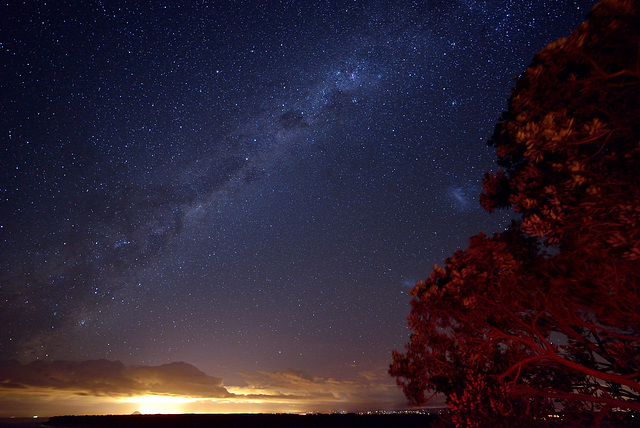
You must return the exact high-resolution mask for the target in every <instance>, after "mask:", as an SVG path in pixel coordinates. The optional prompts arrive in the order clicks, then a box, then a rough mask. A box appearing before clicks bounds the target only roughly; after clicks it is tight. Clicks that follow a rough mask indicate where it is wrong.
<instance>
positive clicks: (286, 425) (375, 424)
mask: <svg viewBox="0 0 640 428" xmlns="http://www.w3.org/2000/svg"><path fill="white" fill-rule="evenodd" d="M437 419H438V417H437V416H435V415H421V414H394V415H360V414H314V415H294V414H275V415H271V414H256V415H249V414H232V415H220V414H216V415H109V416H55V417H52V418H50V419H49V420H48V421H47V422H45V425H47V426H52V427H64V428H71V427H81V428H94V427H95V428H98V427H99V428H102V427H105V428H106V427H125V428H126V427H136V428H138V427H153V428H165V427H167V428H168V427H189V428H201V427H202V428H204V427H215V428H227V427H228V428H249V427H251V428H272V427H273V428H294V427H295V428H316V427H318V428H320V427H323V428H324V427H329V428H359V427H362V428H364V427H367V428H392V427H393V428H395V427H402V428H414V427H416V428H417V427H421V428H425V427H429V426H433V424H434V422H435V421H436V420H437Z"/></svg>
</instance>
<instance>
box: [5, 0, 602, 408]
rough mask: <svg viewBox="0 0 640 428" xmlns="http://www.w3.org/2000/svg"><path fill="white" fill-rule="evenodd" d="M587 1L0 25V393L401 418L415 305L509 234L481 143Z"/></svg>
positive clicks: (173, 9) (95, 11)
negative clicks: (438, 267)
mask: <svg viewBox="0 0 640 428" xmlns="http://www.w3.org/2000/svg"><path fill="white" fill-rule="evenodd" d="M594 3H595V2H594V1H591V0H589V1H587V0H579V1H578V0H576V1H566V0H526V1H521V0H484V1H480V0H447V1H444V0H428V1H398V2H391V1H382V0H371V1H364V0H363V1H358V0H355V1H344V0H341V1H303V0H300V1H294V0H292V1H245V2H241V1H171V2H168V1H167V2H160V1H154V2H135V1H118V2H116V1H110V0H103V1H83V2H69V1H56V2H48V1H37V2H36V1H25V2H18V1H15V2H14V1H9V2H3V3H2V4H1V5H0V76H1V77H0V86H1V94H0V97H1V99H0V101H1V102H0V132H1V134H0V138H1V139H2V144H1V146H0V156H1V157H2V162H1V163H0V168H1V176H0V242H1V246H0V360H17V361H12V362H11V363H10V364H9V363H6V364H5V370H4V372H3V371H2V370H0V374H2V373H4V374H3V377H4V378H5V379H4V380H5V381H6V380H7V378H10V377H11V376H14V377H16V376H18V375H15V373H22V372H25V373H23V375H22V378H21V379H22V380H20V381H18V380H16V379H17V378H16V379H14V378H11V382H14V383H15V384H16V385H19V386H20V387H21V388H22V389H25V390H26V389H29V388H33V390H34V391H36V390H37V388H47V387H48V388H49V389H48V391H53V390H55V391H57V392H56V394H58V393H59V394H61V395H60V396H59V397H58V398H59V399H60V400H62V398H63V396H64V397H67V398H69V397H72V399H73V400H76V401H74V403H76V404H74V405H77V406H79V407H73V406H72V407H69V409H71V410H72V411H73V410H77V411H79V412H82V411H86V409H87V407H82V406H81V404H78V402H77V400H80V398H81V397H84V399H86V400H88V401H87V403H88V402H89V401H90V402H91V406H93V407H91V408H90V410H92V411H100V409H101V408H100V407H98V401H99V400H98V397H99V396H102V397H104V396H105V395H106V396H112V397H120V398H122V397H125V396H131V395H132V394H143V393H147V394H151V393H153V394H156V395H158V396H163V395H167V394H169V395H171V394H174V395H176V394H177V395H182V396H185V397H191V398H184V399H183V401H178V402H179V403H182V404H184V403H187V404H189V403H190V404H189V405H192V404H193V405H194V406H195V404H194V403H193V402H191V401H184V400H192V399H193V397H199V398H219V399H220V400H222V399H224V400H225V403H227V405H228V406H230V407H225V408H224V409H223V407H220V406H221V404H220V403H221V401H220V400H219V401H216V400H213V401H211V400H209V401H211V403H213V404H211V403H210V407H208V408H206V409H205V410H203V411H218V410H219V411H223V410H227V409H232V410H233V411H252V410H255V409H263V408H264V409H267V408H268V409H276V410H279V411H280V410H282V411H301V410H360V409H361V408H364V407H367V406H369V407H375V408H384V409H391V408H397V407H402V406H404V405H405V400H404V397H403V396H402V394H401V392H400V391H399V390H398V389H397V388H396V387H395V385H394V379H392V378H390V377H389V376H388V375H387V374H386V371H387V369H388V365H389V363H390V361H391V350H393V349H399V348H401V347H402V346H403V344H404V343H405V342H406V341H407V339H408V333H409V330H408V328H407V327H406V317H407V315H408V313H409V305H408V303H409V300H410V299H409V294H408V291H409V289H410V288H411V286H413V285H414V284H415V283H416V282H417V281H418V280H419V279H422V278H425V277H426V276H428V274H429V272H430V270H431V268H432V267H433V265H434V264H435V263H440V262H441V261H442V259H443V258H444V257H447V256H449V255H451V254H452V253H453V252H454V251H455V250H456V249H458V248H464V247H466V245H467V241H468V238H469V237H471V236H472V235H475V234H477V233H478V232H481V231H484V232H486V233H493V232H495V231H498V230H500V229H501V228H504V227H505V226H506V225H507V224H508V221H509V217H510V214H509V213H498V214H491V215H490V214H487V213H485V212H484V211H483V210H482V208H481V207H480V206H479V203H478V195H479V192H480V189H481V181H482V177H483V175H484V172H485V171H490V170H495V169H497V166H496V165H495V161H494V159H495V156H494V152H493V151H492V150H491V149H490V148H488V147H487V146H486V144H485V143H486V140H487V139H488V137H489V136H490V135H491V132H492V130H493V127H494V126H495V124H496V122H497V119H498V118H499V116H500V113H501V112H502V110H503V109H505V107H506V102H507V99H508V96H509V94H510V90H511V88H512V87H513V86H514V79H515V78H517V76H518V75H519V74H520V73H522V72H523V71H524V70H525V69H526V66H527V65H528V64H529V62H530V61H531V59H532V57H533V55H534V54H535V52H537V51H539V50H540V49H541V48H543V47H544V46H545V45H546V44H547V43H550V42H552V41H554V40H556V39H557V38H559V37H563V36H567V35H568V34H569V33H570V32H571V31H572V30H573V29H574V28H575V27H576V26H577V25H578V24H579V23H580V22H582V21H583V19H584V17H585V15H586V13H587V12H588V10H589V9H590V7H591V6H592V5H593V4H594ZM104 360H106V361H104ZM34 361H40V362H41V363H38V364H37V365H36V366H34V365H33V364H34V363H33V362H34ZM9 366H11V367H12V369H11V373H14V375H11V374H10V373H9V372H8V371H7V370H8V369H6V367H9ZM94 366H95V367H94ZM34 367H39V368H38V370H40V372H39V373H41V374H46V376H48V377H49V378H55V376H54V375H53V373H58V374H59V373H61V372H65V373H67V374H69V373H75V375H74V376H75V378H76V379H80V378H82V379H84V378H86V379H87V380H86V382H84V383H83V382H81V381H76V382H75V384H73V385H71V384H70V383H69V384H66V383H64V382H62V383H58V384H57V386H56V387H55V388H54V387H52V385H50V384H47V383H46V382H45V381H43V380H40V381H38V380H34V379H35V378H34V377H33V376H31V375H28V373H32V372H33V370H34ZM80 367H84V369H86V370H85V372H82V373H85V374H84V375H83V376H84V377H82V376H80V375H78V373H80V372H79V371H78V370H80ZM96 367H97V368H96ZM36 371H37V370H36ZM27 372H28V373H27ZM97 372H100V373H103V374H104V373H116V374H115V375H114V376H113V377H112V378H113V379H120V380H121V382H120V383H118V384H117V385H115V384H114V385H113V388H111V389H108V390H107V391H103V390H97V389H95V388H94V389H91V388H90V387H87V385H89V384H91V382H92V381H91V379H94V378H92V377H91V376H95V373H97ZM91 373H93V375H91ZM141 373H142V374H141ZM43 376H44V375H43ZM46 376H45V377H46ZM56 376H57V375H56ZM145 376H147V377H149V376H152V377H155V378H156V379H169V380H166V382H164V384H163V385H165V386H164V387H162V388H159V389H158V388H156V390H153V388H151V387H149V383H148V382H147V383H144V382H142V383H140V382H138V383H137V384H136V385H137V386H136V387H135V388H133V387H131V385H132V382H133V381H132V380H131V379H133V378H135V379H137V380H138V381H139V380H140V379H141V378H144V377H145ZM163 376H164V377H163ZM18 377H19V376H18ZM184 378H188V379H191V380H190V381H189V382H186V381H184ZM41 379H42V377H41ZM94 380H95V379H94ZM0 381H2V379H0ZM114 382H115V383H117V382H116V381H114ZM185 382H186V383H185ZM5 383H6V382H5ZM161 383H162V382H161ZM124 385H129V387H128V388H129V389H126V388H125V386H124ZM145 385H146V386H145ZM154 385H157V382H156V384H154ZM176 385H177V386H176ZM184 385H191V386H192V387H193V385H199V386H198V387H197V388H195V387H194V388H192V390H190V389H189V387H186V386H184ZM203 385H204V386H203ZM172 386H173V387H174V389H171V387H172ZM205 386H206V387H205ZM116 387H117V388H116ZM56 388H57V389H56ZM176 388H177V389H176ZM33 394H34V395H31V396H30V397H33V396H35V395H36V394H40V395H38V397H40V398H41V401H42V403H44V401H46V400H45V398H43V397H45V395H46V394H45V395H43V394H44V393H43V392H42V390H40V392H37V391H36V392H33ZM64 394H67V395H66V396H65V395H64ZM83 394H84V395H83ZM101 394H102V395H101ZM25 397H26V396H25ZM61 397H62V398H61ZM79 397H80V398H79ZM287 397H289V398H287ZM174 398H175V397H174ZM30 400H31V398H29V399H25V398H24V397H23V399H22V400H19V401H21V403H22V404H21V405H24V406H23V407H24V408H25V412H27V411H31V410H32V409H31V408H29V409H27V407H28V406H27V404H25V402H29V401H30ZM33 401H34V402H35V401H37V400H35V399H33ZM94 401H95V402H94ZM160 402H161V403H162V406H164V407H163V409H165V410H166V409H168V407H167V406H168V404H166V403H164V402H163V401H162V400H160ZM292 402H294V404H291V403H292ZM16 403H17V402H16ZM16 403H13V406H14V407H15V406H16ZM60 403H62V401H60ZM127 403H128V405H129V407H126V406H125V407H123V406H124V404H123V402H120V405H121V407H118V408H116V407H112V408H109V409H110V411H117V409H125V410H126V411H128V410H131V409H134V410H135V408H139V403H135V402H127ZM260 403H263V404H264V403H269V404H268V405H269V406H271V407H268V406H267V407H260V405H261V404H260ZM215 405H219V407H215ZM136 406H138V407H136ZM243 406H244V407H243ZM265 406H266V405H265ZM36 407H37V406H36ZM21 408H22V407H21ZM96 409H97V410H96ZM113 409H115V410H113ZM180 409H182V410H185V409H187V410H194V409H196V407H188V406H187V407H184V406H183V407H181V408H180ZM198 409H200V408H198ZM202 409H204V408H202ZM36 410H37V409H36ZM2 411H3V409H0V416H1V415H2V414H6V412H5V413H3V412H2ZM33 411H35V410H33Z"/></svg>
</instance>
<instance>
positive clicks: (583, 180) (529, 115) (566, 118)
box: [390, 0, 640, 426]
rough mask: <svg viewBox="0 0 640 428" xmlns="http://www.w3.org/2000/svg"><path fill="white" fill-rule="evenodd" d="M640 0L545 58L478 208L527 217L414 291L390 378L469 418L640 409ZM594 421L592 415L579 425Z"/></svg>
mask: <svg viewBox="0 0 640 428" xmlns="http://www.w3.org/2000/svg"><path fill="white" fill-rule="evenodd" d="M639 118H640V4H638V2H636V1H632V0H604V1H602V2H601V3H599V4H597V5H596V6H595V7H594V8H593V10H592V11H591V12H590V14H589V15H588V20H587V21H586V22H585V23H583V24H582V25H581V26H580V27H579V28H578V29H577V30H575V31H574V32H573V33H572V34H571V35H570V36H569V37H568V38H566V39H561V40H559V41H557V42H555V43H552V44H550V45H549V46H547V47H546V48H545V49H544V50H542V51H541V52H539V53H538V54H537V55H536V56H535V58H534V60H533V62H532V64H531V65H530V66H529V68H528V69H527V71H526V72H525V73H524V74H523V75H522V76H521V78H520V79H519V80H518V82H517V84H516V88H515V89H514V91H513V93H512V96H511V98H510V100H509V108H508V110H507V111H506V112H505V113H504V114H503V115H502V117H501V118H500V120H499V122H498V125H497V126H496V129H495V132H494V135H493V137H492V138H491V139H490V141H489V144H490V145H492V146H495V147H496V150H497V156H498V165H499V166H500V167H501V168H502V169H501V170H500V171H498V172H496V173H495V174H487V175H486V176H485V181H484V191H483V193H482V195H481V204H482V205H483V206H484V207H485V209H486V210H488V211H493V210H495V209H498V208H512V209H513V210H515V211H516V212H517V213H518V214H519V220H518V221H514V222H513V224H512V225H511V227H510V228H509V229H508V230H507V231H505V232H503V233H500V234H496V235H495V236H493V237H487V236H485V235H482V234H481V235H478V236H475V237H473V238H472V239H471V241H470V246H469V247H468V248H467V249H466V250H464V251H458V252H457V253H456V254H454V255H453V256H452V257H450V258H448V259H446V260H445V266H444V267H442V268H441V267H438V266H436V267H435V269H434V270H433V272H432V273H431V276H430V277H429V278H428V279H427V280H426V281H423V282H420V283H418V284H417V285H416V286H415V287H414V288H413V289H412V296H413V299H412V302H411V305H412V306H411V314H410V316H409V327H410V328H411V329H412V335H411V338H410V342H409V343H408V344H407V345H406V349H405V352H404V353H401V352H398V351H394V354H393V359H394V361H393V364H392V366H391V368H390V373H391V375H393V376H395V377H396V378H397V381H398V384H399V385H400V386H401V387H402V388H403V390H404V392H405V394H406V395H407V397H408V398H409V399H410V401H411V402H412V403H413V404H423V403H424V402H426V401H427V400H428V398H429V397H430V396H431V395H432V394H434V393H436V392H440V393H444V394H445V395H446V396H447V400H448V404H449V407H450V409H451V410H452V417H453V419H454V421H455V422H456V423H457V424H459V425H465V426H466V425H469V426H472V425H474V424H476V425H477V424H481V425H482V424H493V425H495V426H499V425H504V426H508V425H510V424H513V423H514V421H516V420H518V419H520V420H522V419H523V418H524V419H529V420H532V419H534V418H538V417H541V416H542V415H547V414H549V413H550V412H553V411H555V410H562V412H563V413H564V414H565V415H566V416H567V417H569V418H572V419H573V420H574V421H580V418H590V417H592V418H595V419H594V420H591V421H589V423H598V422H601V421H602V420H603V418H605V417H612V416H611V415H612V413H611V411H612V410H619V409H630V410H634V411H640V267H639V266H640V202H639V201H640V120H639ZM582 422H585V421H582Z"/></svg>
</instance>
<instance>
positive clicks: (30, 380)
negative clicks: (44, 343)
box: [0, 360, 233, 398]
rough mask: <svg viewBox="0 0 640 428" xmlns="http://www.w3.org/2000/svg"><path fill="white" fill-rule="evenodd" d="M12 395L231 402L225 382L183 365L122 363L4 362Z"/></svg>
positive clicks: (2, 388)
mask: <svg viewBox="0 0 640 428" xmlns="http://www.w3.org/2000/svg"><path fill="white" fill-rule="evenodd" d="M9 391H19V392H34V393H35V392H37V393H47V392H48V393H52V394H55V393H61V392H65V393H72V394H74V395H78V396H94V397H105V396H110V397H122V396H133V395H147V394H157V395H180V396H187V397H207V398H229V397H232V396H233V394H231V393H229V391H227V389H226V388H225V387H224V386H222V379H220V378H216V377H212V376H208V375H206V374H205V373H203V372H202V371H200V370H198V369H197V368H196V367H194V366H192V365H190V364H187V363H182V362H176V363H170V364H164V365H160V366H126V365H124V364H123V363H122V362H120V361H107V360H90V361H80V362H76V361H51V362H45V361H35V362H32V363H28V364H24V365H23V364H21V363H19V362H18V361H2V362H0V393H3V392H4V393H6V392H9Z"/></svg>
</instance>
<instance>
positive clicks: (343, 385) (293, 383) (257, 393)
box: [230, 369, 406, 410]
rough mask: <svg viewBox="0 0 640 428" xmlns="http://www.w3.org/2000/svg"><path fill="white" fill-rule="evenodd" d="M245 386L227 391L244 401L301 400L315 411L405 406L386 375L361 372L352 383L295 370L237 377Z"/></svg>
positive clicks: (245, 374)
mask: <svg viewBox="0 0 640 428" xmlns="http://www.w3.org/2000/svg"><path fill="white" fill-rule="evenodd" d="M240 374H241V375H242V376H243V378H244V380H245V382H246V383H247V386H245V387H234V388H231V387H230V389H231V390H232V391H233V392H234V393H236V394H238V395H240V394H242V395H243V396H244V397H246V398H260V399H262V400H265V401H268V400H282V399H287V400H304V401H305V403H307V404H308V405H311V406H314V408H316V409H324V410H326V409H336V408H340V407H341V406H342V407H344V406H346V407H348V408H352V409H360V410H361V409H388V408H399V407H404V406H405V405H406V399H405V398H404V397H403V396H402V393H401V392H400V391H399V389H398V388H397V386H396V385H395V383H394V382H393V379H391V378H390V377H389V376H388V375H387V374H386V371H380V372H377V371H376V372H363V373H360V374H359V375H358V376H357V377H356V378H354V379H352V380H342V379H334V378H322V377H316V376H310V375H308V374H306V373H304V372H301V371H296V370H291V369H289V370H285V371H281V372H267V371H258V372H254V373H240Z"/></svg>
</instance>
